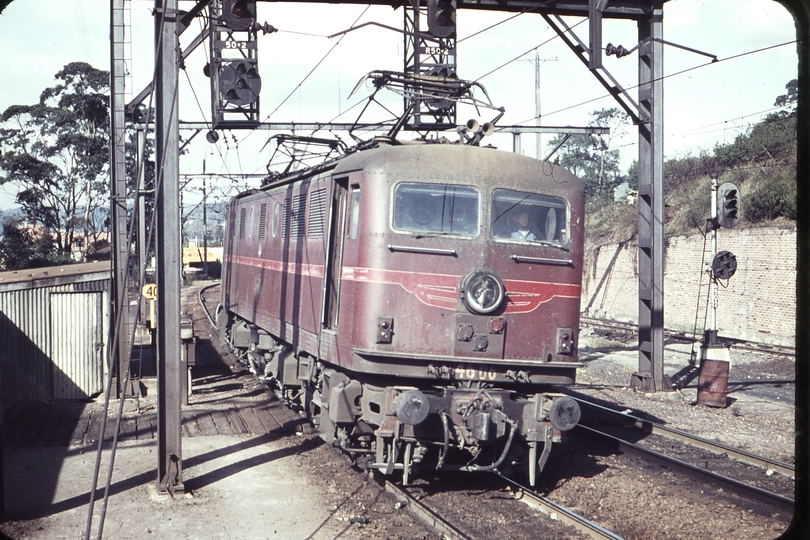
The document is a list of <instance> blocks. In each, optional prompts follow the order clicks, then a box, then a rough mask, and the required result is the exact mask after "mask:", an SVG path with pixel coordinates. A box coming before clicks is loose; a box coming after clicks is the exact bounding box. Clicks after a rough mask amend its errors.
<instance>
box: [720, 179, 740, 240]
mask: <svg viewBox="0 0 810 540" xmlns="http://www.w3.org/2000/svg"><path fill="white" fill-rule="evenodd" d="M739 222H740V189H739V188H738V187H737V186H736V185H734V184H732V183H731V182H725V183H724V184H722V185H721V186H720V187H719V188H717V224H718V225H719V226H720V227H725V228H726V229H730V228H732V227H734V226H735V225H736V224H737V223H739Z"/></svg>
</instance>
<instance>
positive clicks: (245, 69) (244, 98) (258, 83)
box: [219, 60, 262, 106]
mask: <svg viewBox="0 0 810 540" xmlns="http://www.w3.org/2000/svg"><path fill="white" fill-rule="evenodd" d="M261 89H262V79H261V77H259V73H258V70H257V69H256V63H255V62H251V61H248V60H239V61H235V62H229V63H227V64H225V65H224V66H223V67H222V71H220V73H219V92H220V95H221V97H222V99H223V100H225V101H227V102H228V103H230V104H231V105H237V106H245V105H250V104H251V103H253V102H255V101H256V100H257V99H259V92H260V91H261Z"/></svg>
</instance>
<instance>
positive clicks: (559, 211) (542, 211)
mask: <svg viewBox="0 0 810 540" xmlns="http://www.w3.org/2000/svg"><path fill="white" fill-rule="evenodd" d="M567 210H568V204H567V203H566V201H565V199H562V198H560V197H553V196H550V195H540V194H538V193H526V192H523V191H512V190H508V189H496V190H495V191H494V192H493V194H492V236H493V237H495V238H501V239H508V240H518V241H526V242H550V243H553V244H558V245H563V244H566V243H568V230H567V223H568V212H567Z"/></svg>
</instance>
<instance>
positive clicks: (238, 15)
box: [222, 0, 256, 31]
mask: <svg viewBox="0 0 810 540" xmlns="http://www.w3.org/2000/svg"><path fill="white" fill-rule="evenodd" d="M255 20H256V2H255V1H249V0H222V22H223V23H224V24H225V26H227V27H228V28H230V29H231V30H238V31H245V30H248V29H250V27H251V26H252V25H253V22H254V21H255Z"/></svg>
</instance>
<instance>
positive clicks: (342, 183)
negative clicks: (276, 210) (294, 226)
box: [321, 178, 349, 332]
mask: <svg viewBox="0 0 810 540" xmlns="http://www.w3.org/2000/svg"><path fill="white" fill-rule="evenodd" d="M348 199H349V179H348V178H340V179H337V180H336V181H335V189H334V190H333V191H332V204H331V209H330V212H329V214H330V222H329V241H328V243H327V251H326V265H325V267H326V268H325V271H326V272H325V275H324V282H323V283H324V291H323V310H322V312H321V324H322V328H323V329H324V330H329V331H332V332H334V331H336V330H337V325H338V299H339V298H340V273H341V267H342V259H343V239H344V236H345V235H344V231H345V229H346V207H347V204H348Z"/></svg>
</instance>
